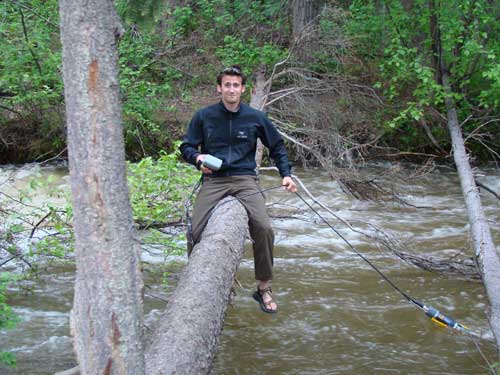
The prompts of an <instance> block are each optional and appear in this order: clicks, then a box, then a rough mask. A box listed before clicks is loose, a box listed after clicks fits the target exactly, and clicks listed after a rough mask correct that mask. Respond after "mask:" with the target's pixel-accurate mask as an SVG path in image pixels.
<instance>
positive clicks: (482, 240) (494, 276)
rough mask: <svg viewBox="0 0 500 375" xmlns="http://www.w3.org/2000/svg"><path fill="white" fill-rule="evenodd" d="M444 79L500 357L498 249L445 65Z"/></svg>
mask: <svg viewBox="0 0 500 375" xmlns="http://www.w3.org/2000/svg"><path fill="white" fill-rule="evenodd" d="M441 77H442V80H443V86H444V89H445V92H446V93H447V94H448V95H447V96H446V98H445V105H446V109H447V112H448V129H449V131H450V135H451V141H452V144H453V157H454V160H455V165H456V166H457V171H458V175H459V177H460V184H461V186H462V194H463V196H464V198H465V206H466V207H467V214H468V217H469V225H470V232H471V235H472V244H473V246H474V252H475V255H476V260H477V263H478V265H479V268H480V270H481V275H482V278H483V282H484V286H485V288H486V293H487V295H488V299H489V301H490V305H491V310H490V314H489V315H490V316H489V321H490V326H491V329H492V331H493V334H494V336H495V340H496V343H497V347H498V351H499V352H498V353H499V356H500V260H499V254H498V251H497V250H496V249H495V244H494V243H493V238H492V237H491V232H490V228H489V225H488V221H487V219H486V217H485V215H484V211H483V207H482V204H481V197H480V196H479V189H478V188H477V186H476V183H475V181H474V175H473V173H472V170H471V167H470V164H469V160H468V157H467V153H466V151H465V146H464V140H463V138H462V133H461V131H460V126H459V123H458V118H457V112H456V109H455V104H454V102H453V99H452V97H451V95H449V94H451V88H450V85H449V81H448V74H447V71H446V69H445V68H444V62H441Z"/></svg>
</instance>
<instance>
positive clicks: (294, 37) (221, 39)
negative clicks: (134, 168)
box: [0, 0, 500, 164]
mask: <svg viewBox="0 0 500 375" xmlns="http://www.w3.org/2000/svg"><path fill="white" fill-rule="evenodd" d="M298 3H300V2H295V3H294V2H285V1H270V2H266V3H265V4H264V3H256V2H250V1H249V2H245V1H242V2H230V1H227V0H213V1H208V0H206V1H196V2H171V3H169V2H166V1H158V0H156V1H148V2H133V1H132V2H130V1H129V2H127V1H117V8H118V11H119V13H120V15H121V17H122V19H123V20H124V22H123V25H124V34H123V37H122V38H121V41H120V44H119V53H120V88H121V98H122V101H123V117H124V124H125V142H126V151H127V157H128V159H129V160H139V159H141V158H143V157H146V156H155V157H156V156H158V155H159V153H160V151H162V150H166V151H169V150H171V149H172V147H173V144H174V142H175V140H178V139H179V138H180V137H181V135H182V133H183V131H184V128H185V125H186V123H187V121H188V119H189V118H190V116H191V114H192V113H193V112H194V111H195V110H196V109H197V108H198V107H199V106H200V105H203V104H206V103H207V102H211V101H214V100H216V98H215V92H214V89H213V83H214V82H213V77H214V75H215V74H216V73H217V72H218V71H219V70H220V69H221V67H223V66H225V65H227V64H230V63H239V64H241V65H242V66H243V67H244V68H245V71H246V72H247V74H249V75H253V77H254V82H255V81H256V80H255V79H256V78H257V77H258V75H259V73H262V74H263V75H264V77H265V79H266V80H268V79H270V78H271V82H270V83H271V85H270V87H269V88H268V91H269V92H268V93H267V95H265V97H266V100H265V109H266V110H267V111H268V112H269V114H270V116H271V117H272V118H273V119H274V120H275V121H276V123H277V124H278V126H279V127H280V130H281V131H282V132H283V133H286V134H287V135H288V136H289V137H290V139H293V140H296V141H297V143H295V146H296V155H295V157H296V159H297V160H302V161H304V160H308V161H311V160H312V161H314V162H315V163H318V159H326V160H328V162H330V163H337V164H338V163H340V164H342V163H347V162H353V161H354V162H356V161H360V160H365V159H367V158H374V157H377V158H379V157H384V156H385V157H389V158H405V157H406V158H412V159H417V160H423V159H425V158H431V157H432V158H437V159H439V160H441V161H446V160H447V158H448V156H449V152H450V148H451V143H450V138H449V135H448V132H447V130H446V120H445V119H444V116H443V114H445V113H446V110H445V105H444V100H443V99H444V92H443V89H442V87H441V85H440V82H441V75H440V73H439V69H438V68H439V66H438V64H439V63H440V59H441V58H444V59H446V61H447V65H448V66H447V69H448V71H449V72H450V77H451V79H450V84H451V86H452V88H453V96H454V99H455V101H456V104H457V108H458V113H459V118H460V122H461V125H462V129H463V132H464V137H465V138H466V140H467V148H468V149H469V150H470V151H471V152H472V157H473V159H475V160H483V161H484V160H492V159H496V158H498V153H499V144H498V142H497V140H498V139H499V138H500V130H499V128H500V126H499V124H498V117H499V113H498V108H499V107H500V105H499V104H500V82H499V76H500V73H499V72H500V67H499V65H498V55H499V54H500V47H499V46H500V43H499V41H498V38H499V37H498V35H500V33H499V32H498V31H499V30H497V28H498V27H499V26H498V22H496V21H497V20H498V17H499V12H500V11H499V7H498V6H497V5H496V4H494V3H491V2H488V1H456V2H447V3H446V4H445V3H442V4H441V3H440V4H438V5H436V4H435V3H434V2H433V1H430V0H429V1H411V2H399V1H385V2H383V3H377V2H358V1H350V2H342V3H334V2H321V1H317V2H310V3H311V4H312V5H308V6H309V7H310V9H302V8H300V6H299V4H298ZM433 7H434V8H435V9H436V11H437V13H433V11H432V9H433ZM436 7H437V8H436ZM0 12H1V17H2V24H1V26H0V33H1V36H2V38H1V39H0V48H1V50H2V60H1V62H0V64H1V70H0V123H1V128H0V136H1V137H0V155H1V156H0V158H1V160H0V162H1V163H4V164H5V163H22V162H30V161H41V160H46V159H48V158H50V157H56V156H58V157H64V156H65V150H66V148H65V147H66V130H65V122H64V99H63V84H62V76H61V46H60V38H59V19H58V12H57V1H55V0H49V1H30V2H17V1H16V2H14V1H6V2H2V5H1V7H0ZM306 26H307V27H306ZM436 33H439V34H440V35H441V40H442V43H443V44H442V45H441V46H437V45H436V42H435V35H436ZM438 48H439V50H438ZM276 64H279V65H276ZM251 88H253V89H255V84H254V87H251ZM251 91H252V90H247V94H248V96H247V98H246V99H247V101H250V99H251V98H250V95H251V94H250V93H251ZM290 139H289V140H290ZM290 142H291V141H290ZM299 145H300V146H299ZM299 151H300V152H299ZM330 159H331V161H330ZM325 163H327V162H326V161H324V162H323V164H325Z"/></svg>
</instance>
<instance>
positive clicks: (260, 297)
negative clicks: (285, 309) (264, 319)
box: [253, 286, 278, 314]
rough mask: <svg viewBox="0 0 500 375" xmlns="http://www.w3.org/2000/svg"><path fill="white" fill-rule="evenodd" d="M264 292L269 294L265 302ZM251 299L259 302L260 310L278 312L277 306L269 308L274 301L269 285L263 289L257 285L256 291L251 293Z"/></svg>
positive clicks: (270, 312)
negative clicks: (268, 298)
mask: <svg viewBox="0 0 500 375" xmlns="http://www.w3.org/2000/svg"><path fill="white" fill-rule="evenodd" d="M266 293H268V294H269V297H271V299H270V300H269V301H267V302H264V295H265V294H266ZM253 299H254V300H256V301H257V302H258V303H259V305H260V309H261V310H262V311H264V312H265V313H268V314H275V313H277V312H278V308H276V309H270V308H269V307H270V306H271V304H272V303H273V302H274V300H273V291H272V290H271V287H270V286H268V287H267V288H264V289H259V287H257V291H256V292H254V294H253Z"/></svg>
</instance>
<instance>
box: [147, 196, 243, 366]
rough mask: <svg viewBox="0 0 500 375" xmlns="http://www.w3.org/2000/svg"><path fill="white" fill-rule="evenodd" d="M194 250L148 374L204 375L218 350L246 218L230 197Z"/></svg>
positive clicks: (162, 320) (153, 348) (154, 341)
mask: <svg viewBox="0 0 500 375" xmlns="http://www.w3.org/2000/svg"><path fill="white" fill-rule="evenodd" d="M221 205H223V206H224V207H223V209H216V211H214V212H215V213H214V215H213V216H212V217H211V218H210V220H209V222H208V224H207V227H206V228H205V230H204V231H203V233H202V236H201V240H200V242H199V243H198V244H197V245H196V246H195V247H194V249H193V252H192V253H191V255H190V257H189V262H188V264H187V266H186V268H185V270H184V271H183V274H182V276H181V278H180V280H179V282H178V284H177V287H176V288H175V290H174V294H173V295H172V296H171V298H170V300H169V302H168V306H167V310H166V311H165V313H164V314H163V316H162V317H161V318H160V322H159V324H158V327H157V328H156V330H155V334H154V337H153V339H152V343H151V345H150V348H149V349H148V350H147V353H146V372H147V373H148V374H151V375H153V374H154V375H162V374H177V375H181V374H186V375H198V374H208V373H209V372H210V369H211V367H212V361H213V359H214V356H215V353H216V351H217V345H218V341H219V340H218V338H219V335H220V333H221V331H222V326H223V323H224V316H225V312H226V308H227V304H228V301H229V296H230V291H231V287H232V285H233V281H234V277H235V275H236V271H237V269H238V266H239V264H240V261H241V258H242V257H243V250H244V246H243V245H244V240H245V235H246V233H247V222H248V217H247V214H246V211H245V209H244V207H243V206H242V205H241V204H240V203H239V202H238V201H237V200H232V201H231V197H229V198H225V199H224V200H222V201H221V202H220V203H219V204H218V206H217V207H220V206H221Z"/></svg>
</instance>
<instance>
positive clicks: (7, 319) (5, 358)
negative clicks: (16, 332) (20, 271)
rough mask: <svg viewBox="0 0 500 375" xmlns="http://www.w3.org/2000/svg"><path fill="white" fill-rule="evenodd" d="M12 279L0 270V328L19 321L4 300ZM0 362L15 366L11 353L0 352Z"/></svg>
mask: <svg viewBox="0 0 500 375" xmlns="http://www.w3.org/2000/svg"><path fill="white" fill-rule="evenodd" d="M12 279H13V278H12V274H10V273H7V272H0V330H2V329H12V328H14V327H15V326H16V324H17V323H18V322H19V318H18V317H17V316H16V315H15V314H14V312H13V311H12V308H11V307H10V306H9V305H8V304H7V302H6V295H5V291H6V289H7V285H8V284H9V283H10V282H12ZM0 363H3V364H6V365H8V366H11V367H15V365H16V357H15V356H14V355H13V354H12V353H7V352H0Z"/></svg>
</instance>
